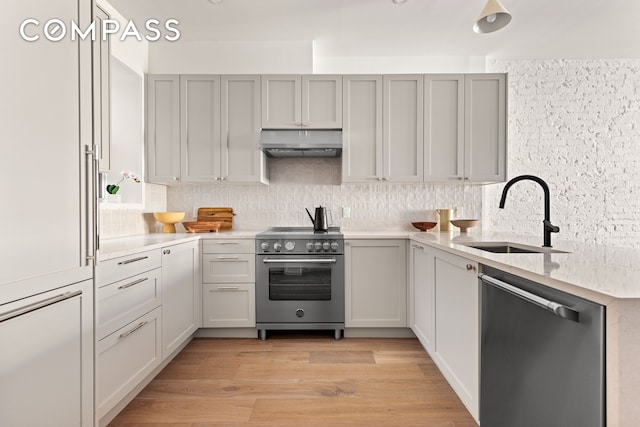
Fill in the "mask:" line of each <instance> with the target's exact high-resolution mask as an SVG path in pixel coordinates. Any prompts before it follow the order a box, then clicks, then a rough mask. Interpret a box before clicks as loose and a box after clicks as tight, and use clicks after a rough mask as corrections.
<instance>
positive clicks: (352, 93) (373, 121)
mask: <svg viewBox="0 0 640 427" xmlns="http://www.w3.org/2000/svg"><path fill="white" fill-rule="evenodd" d="M343 85H344V93H343V110H342V111H343V115H344V119H343V128H342V138H343V147H342V182H374V181H379V180H382V76H379V75H370V76H366V75H362V76H356V75H354V76H344V80H343Z"/></svg>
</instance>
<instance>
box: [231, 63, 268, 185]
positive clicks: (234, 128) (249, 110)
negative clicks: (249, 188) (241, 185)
mask: <svg viewBox="0 0 640 427" xmlns="http://www.w3.org/2000/svg"><path fill="white" fill-rule="evenodd" d="M260 117H261V115H260V76H257V75H256V76H222V77H221V120H220V126H221V144H220V156H219V159H220V174H219V176H220V180H222V181H228V182H255V183H263V184H266V183H268V182H269V181H268V168H267V164H266V156H265V155H264V153H263V152H262V151H261V150H260V149H259V148H258V139H259V135H260Z"/></svg>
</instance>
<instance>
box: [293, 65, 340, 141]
mask: <svg viewBox="0 0 640 427" xmlns="http://www.w3.org/2000/svg"><path fill="white" fill-rule="evenodd" d="M302 126H303V127H312V128H314V129H320V128H325V129H341V128H342V76H337V75H311V76H302Z"/></svg>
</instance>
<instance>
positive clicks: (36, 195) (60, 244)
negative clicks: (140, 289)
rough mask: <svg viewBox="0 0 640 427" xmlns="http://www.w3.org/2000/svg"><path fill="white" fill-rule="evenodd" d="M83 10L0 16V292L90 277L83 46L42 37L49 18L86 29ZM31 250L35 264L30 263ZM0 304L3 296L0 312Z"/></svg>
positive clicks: (33, 0)
mask: <svg viewBox="0 0 640 427" xmlns="http://www.w3.org/2000/svg"><path fill="white" fill-rule="evenodd" d="M91 4H92V3H91V2H86V1H82V2H78V1H75V0H48V1H45V0H24V1H20V2H17V3H15V4H11V5H10V7H5V8H3V9H4V10H3V11H2V19H3V22H4V25H3V26H2V28H1V29H0V51H1V52H2V55H3V57H5V58H7V63H6V64H7V65H5V66H3V67H1V70H0V77H1V80H2V81H3V82H5V84H4V85H3V88H2V96H1V99H0V117H2V126H0V141H2V142H0V179H1V181H2V183H3V186H2V197H3V199H4V200H5V202H3V209H2V211H1V212H0V220H1V223H2V224H4V228H3V231H2V239H1V240H0V260H2V261H0V263H1V267H0V287H2V286H1V285H5V284H8V283H13V282H18V281H24V282H29V284H34V287H37V288H38V290H37V291H39V292H43V291H46V290H48V289H53V288H55V287H61V286H65V285H67V284H69V283H76V282H79V281H82V280H85V279H88V278H90V277H92V270H93V265H92V263H89V262H87V258H86V256H87V255H92V252H93V249H92V248H88V246H89V245H90V241H89V240H88V239H89V238H90V236H87V231H88V230H91V229H92V224H91V211H90V209H91V205H92V204H91V200H92V197H91V195H87V192H89V191H90V190H91V186H90V185H87V183H86V179H85V177H88V176H91V172H92V171H91V170H88V169H87V168H88V166H87V164H88V163H89V162H88V161H87V159H86V158H85V154H84V152H85V148H88V149H91V148H93V133H92V132H93V130H92V129H93V128H92V87H91V79H92V74H91V43H90V42H89V41H88V40H87V42H86V43H84V42H80V41H79V40H78V39H76V40H75V41H72V40H71V36H70V34H67V35H66V36H65V37H63V38H62V40H60V41H58V42H55V43H54V42H51V41H49V40H47V39H46V38H45V36H44V35H43V34H42V30H43V27H44V24H45V20H46V19H51V18H52V17H55V18H58V19H60V20H62V21H63V22H65V23H66V24H69V23H70V22H72V21H73V22H75V23H77V24H78V26H79V27H80V28H87V26H88V24H89V21H91V20H92V17H93V11H92V10H91ZM27 17H32V18H38V19H39V20H40V25H39V26H38V27H36V26H35V25H27V27H26V30H25V31H26V33H27V34H28V35H34V36H35V35H37V34H39V37H40V38H39V40H37V41H34V42H27V41H25V40H23V39H22V38H21V37H20V36H19V34H18V26H19V23H21V22H25V19H26V18H27ZM79 17H80V20H79ZM53 27H55V25H54V26H53ZM53 27H51V28H53ZM56 35H58V33H56ZM9 58H10V59H9ZM9 62H10V63H11V65H10V66H9V65H8V64H9ZM89 167H90V166H89ZM9 206H12V207H11V208H9ZM43 211H46V216H47V220H46V222H47V223H48V224H51V225H52V226H50V227H49V226H45V227H39V228H40V230H38V232H37V233H33V232H30V233H25V227H24V226H22V225H24V224H42V222H43ZM34 250H35V251H36V252H37V254H41V255H38V256H37V261H36V260H35V259H34ZM34 261H35V262H34ZM36 282H37V283H36ZM26 286H27V285H24V286H22V290H24V288H25V287H26ZM18 288H19V286H17V287H16V289H18ZM6 297H7V294H6V290H5V288H4V287H3V291H2V292H0V303H1V302H3V300H4V299H5V298H6ZM9 298H10V297H9ZM0 424H2V423H0Z"/></svg>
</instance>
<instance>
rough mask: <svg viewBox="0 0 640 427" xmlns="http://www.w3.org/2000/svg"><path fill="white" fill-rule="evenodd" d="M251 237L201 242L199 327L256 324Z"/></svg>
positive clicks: (253, 250) (253, 249) (254, 269)
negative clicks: (200, 313) (201, 287)
mask: <svg viewBox="0 0 640 427" xmlns="http://www.w3.org/2000/svg"><path fill="white" fill-rule="evenodd" d="M254 245H255V240H254V239H206V240H203V241H202V282H203V285H202V286H203V291H202V307H203V308H202V314H203V321H202V326H203V327H205V328H241V327H250V328H253V327H255V326H256V309H255V300H256V296H255V282H256V279H255V271H256V264H255V258H256V257H255V247H254Z"/></svg>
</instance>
